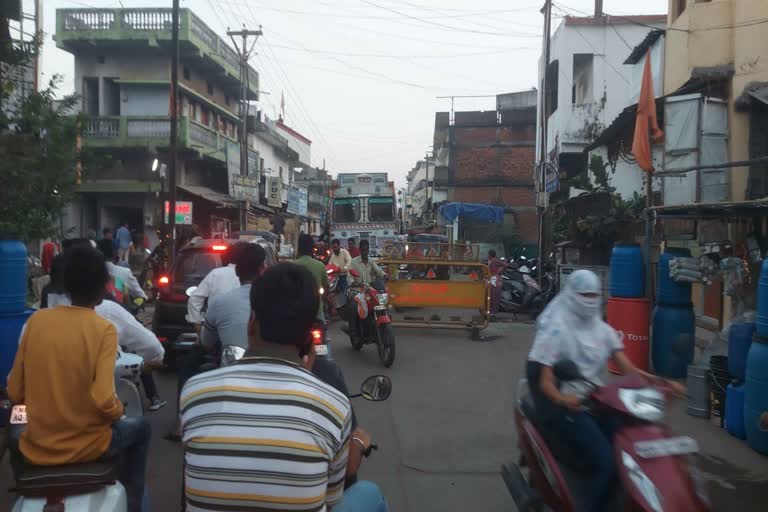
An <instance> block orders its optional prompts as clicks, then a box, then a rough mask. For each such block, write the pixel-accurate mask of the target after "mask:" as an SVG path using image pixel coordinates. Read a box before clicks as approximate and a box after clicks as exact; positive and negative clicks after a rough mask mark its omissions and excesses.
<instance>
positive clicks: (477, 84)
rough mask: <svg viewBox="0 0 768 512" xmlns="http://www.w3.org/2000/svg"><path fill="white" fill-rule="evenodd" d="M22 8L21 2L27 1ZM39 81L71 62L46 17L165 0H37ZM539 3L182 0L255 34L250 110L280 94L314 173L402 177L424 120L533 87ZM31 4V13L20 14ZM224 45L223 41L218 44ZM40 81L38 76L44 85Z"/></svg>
mask: <svg viewBox="0 0 768 512" xmlns="http://www.w3.org/2000/svg"><path fill="white" fill-rule="evenodd" d="M31 1H32V0H24V2H25V4H30V3H31ZM43 3H44V7H43V11H44V29H45V31H46V38H45V41H46V45H45V54H44V57H43V72H44V73H46V74H47V75H51V74H53V73H58V74H61V75H64V91H65V92H71V91H72V90H73V88H74V83H73V80H74V78H73V75H74V63H73V57H72V56H71V55H70V54H68V53H66V52H64V51H61V50H58V49H57V48H56V47H55V43H54V42H53V41H52V39H51V36H52V34H53V31H54V30H55V10H56V9H57V8H64V7H70V8H72V7H74V8H77V7H101V8H105V7H109V8H114V7H120V6H121V4H122V6H124V7H126V8H131V7H171V0H163V1H160V0H122V1H120V0H43ZM542 5H543V1H542V0H473V1H468V0H280V1H276V0H181V7H186V8H190V9H192V10H193V11H194V12H195V13H197V15H198V16H199V17H200V18H201V19H203V20H204V21H205V22H206V23H208V25H209V26H211V28H213V29H214V30H215V31H216V32H218V33H219V35H223V34H224V32H225V31H226V28H227V27H228V26H229V27H232V28H240V27H241V26H242V24H243V23H245V24H246V25H247V26H248V28H256V27H257V26H258V25H262V30H263V31H264V36H263V38H261V39H260V40H259V42H258V44H257V46H256V48H257V51H258V53H259V55H258V56H256V57H255V58H253V59H252V61H251V64H252V65H253V66H254V67H255V68H256V70H257V71H258V72H259V74H260V77H261V87H260V88H261V90H262V91H266V92H268V93H269V94H263V95H262V96H261V100H260V104H259V108H260V109H262V110H264V111H265V112H266V113H267V114H268V115H270V116H271V117H274V116H275V115H276V113H277V112H278V111H279V109H280V98H281V95H284V96H285V110H286V121H287V124H288V125H290V126H291V127H293V128H295V129H296V130H298V131H299V132H301V133H302V134H304V135H306V136H307V137H309V138H310V139H312V141H313V142H312V160H313V162H312V163H313V165H316V166H318V167H322V165H323V159H325V163H326V168H327V169H328V170H330V171H332V172H333V173H334V174H335V173H337V172H351V171H386V172H388V173H390V177H391V178H392V179H395V180H396V181H397V184H398V186H403V185H404V184H405V176H406V174H407V173H408V171H409V170H410V169H411V168H412V167H413V166H414V164H415V163H416V161H417V160H419V159H423V158H424V154H425V152H426V151H427V150H428V149H429V147H430V146H431V144H432V133H433V128H434V115H435V112H437V111H447V110H450V105H451V104H450V100H449V99H438V98H436V97H437V96H451V95H490V96H491V97H487V98H456V100H455V109H456V110H491V109H494V108H495V98H494V97H492V96H493V95H495V94H499V93H505V92H513V91H520V90H526V89H530V88H531V87H533V86H534V85H535V84H536V81H537V78H536V74H537V69H536V63H537V60H538V56H539V54H540V53H541V42H542V36H541V34H542V30H543V28H542V24H543V16H542V15H541V13H540V12H539V9H540V8H541V6H542ZM554 5H555V7H554V10H553V12H554V13H555V15H556V18H555V19H554V20H553V32H554V29H555V28H556V26H557V24H559V23H560V20H561V16H562V14H563V12H564V10H565V11H568V12H569V13H570V14H576V15H580V14H586V13H590V14H591V12H592V11H593V9H594V7H593V5H594V2H593V0H555V2H554ZM30 7H31V6H30ZM604 11H605V12H606V13H609V14H617V15H626V14H663V13H666V11H667V0H645V1H644V2H638V1H637V0H604ZM225 37H226V36H225ZM45 78H46V77H44V79H45Z"/></svg>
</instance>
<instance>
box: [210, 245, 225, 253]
mask: <svg viewBox="0 0 768 512" xmlns="http://www.w3.org/2000/svg"><path fill="white" fill-rule="evenodd" d="M212 249H213V250H214V251H216V252H221V251H226V250H227V246H226V245H214V246H213V247H212Z"/></svg>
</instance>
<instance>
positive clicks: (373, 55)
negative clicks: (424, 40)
mask: <svg viewBox="0 0 768 512" xmlns="http://www.w3.org/2000/svg"><path fill="white" fill-rule="evenodd" d="M272 46H273V47H275V48H282V49H285V50H295V51H300V52H307V53H315V54H323V55H336V56H339V57H367V58H381V59H454V58H460V57H481V56H487V55H501V54H504V53H508V52H511V51H515V50H535V49H537V48H535V47H533V46H521V47H517V48H508V49H506V50H498V51H492V52H470V53H454V54H443V55H393V54H385V53H347V52H335V51H331V50H318V49H309V48H306V47H304V48H299V47H296V46H288V45H281V44H275V43H272Z"/></svg>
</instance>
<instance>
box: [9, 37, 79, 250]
mask: <svg viewBox="0 0 768 512" xmlns="http://www.w3.org/2000/svg"><path fill="white" fill-rule="evenodd" d="M9 44H10V45H12V47H11V48H9V46H8V45H9ZM35 48H36V45H25V46H21V45H18V44H14V43H5V44H4V45H3V49H2V52H0V58H2V59H4V60H3V61H2V62H0V66H2V74H1V75H0V234H2V235H4V236H13V237H15V238H19V239H21V240H25V241H28V240H34V239H38V238H44V237H47V236H52V235H53V234H55V233H56V225H57V222H58V219H59V218H60V216H61V214H62V212H63V210H64V207H65V206H66V205H67V203H69V202H70V201H71V200H72V197H73V195H74V193H75V191H76V187H77V181H78V175H79V174H81V173H82V166H81V165H80V163H81V162H83V161H84V160H85V155H84V154H83V152H82V151H81V150H79V149H78V143H77V141H78V137H79V135H80V129H81V126H82V118H81V117H79V116H74V115H72V114H71V113H72V112H73V111H74V110H75V107H76V105H77V103H78V98H77V97H76V96H75V95H68V96H65V97H63V98H62V99H61V100H58V101H54V100H55V98H56V90H57V88H58V85H59V83H60V78H59V77H54V78H53V79H52V80H51V81H50V82H49V83H48V84H47V85H46V87H45V88H43V89H42V90H40V91H39V92H30V93H29V94H20V91H19V87H20V77H22V76H23V73H24V67H26V66H28V65H29V64H30V61H31V59H32V58H33V56H34V51H35ZM22 79H23V78H22Z"/></svg>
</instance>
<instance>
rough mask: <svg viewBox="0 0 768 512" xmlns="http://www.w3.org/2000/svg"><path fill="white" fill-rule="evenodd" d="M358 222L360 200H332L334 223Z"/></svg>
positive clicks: (350, 198) (348, 198) (349, 198)
mask: <svg viewBox="0 0 768 512" xmlns="http://www.w3.org/2000/svg"><path fill="white" fill-rule="evenodd" d="M358 220H360V200H359V199H355V198H352V197H347V198H343V199H334V201H333V221H334V222H357V221H358Z"/></svg>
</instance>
